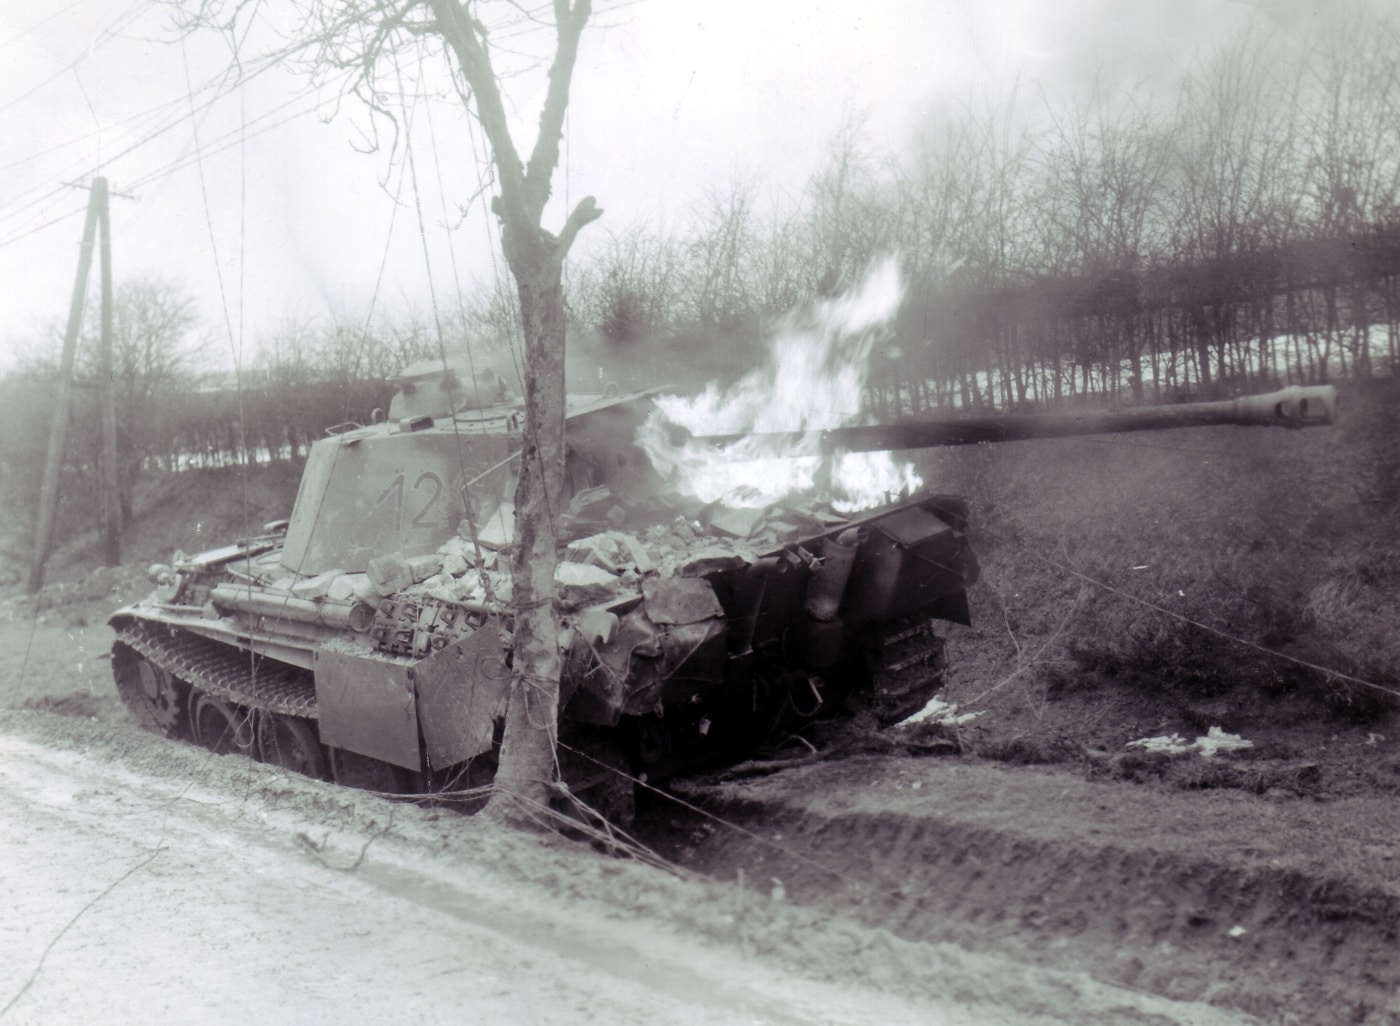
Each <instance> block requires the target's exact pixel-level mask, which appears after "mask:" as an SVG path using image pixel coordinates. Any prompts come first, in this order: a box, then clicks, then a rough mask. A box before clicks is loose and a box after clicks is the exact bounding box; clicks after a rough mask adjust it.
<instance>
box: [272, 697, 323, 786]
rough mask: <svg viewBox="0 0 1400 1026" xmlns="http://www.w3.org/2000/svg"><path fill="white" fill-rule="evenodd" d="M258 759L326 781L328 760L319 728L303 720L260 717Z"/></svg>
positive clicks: (299, 718) (275, 715)
mask: <svg viewBox="0 0 1400 1026" xmlns="http://www.w3.org/2000/svg"><path fill="white" fill-rule="evenodd" d="M258 758H259V759H261V760H262V761H263V762H265V763H267V764H268V765H270V766H280V767H282V768H283V769H286V770H291V771H292V772H294V773H301V774H303V775H305V776H308V777H315V778H316V779H317V780H324V779H326V756H325V753H324V752H323V751H322V750H321V740H320V738H319V737H317V735H316V725H315V724H314V723H312V722H311V721H310V720H307V719H303V718H302V717H300V716H282V715H280V714H278V713H270V712H264V713H261V714H259V716H258Z"/></svg>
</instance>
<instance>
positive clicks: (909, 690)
mask: <svg viewBox="0 0 1400 1026" xmlns="http://www.w3.org/2000/svg"><path fill="white" fill-rule="evenodd" d="M873 656H874V658H873V659H872V663H873V665H872V667H871V670H872V673H871V678H872V684H873V685H874V687H873V695H872V702H871V705H872V708H873V710H874V712H875V715H876V717H878V718H879V720H880V722H882V723H886V724H889V723H898V722H899V721H900V720H902V719H904V718H905V717H907V716H910V715H912V714H913V713H916V712H918V711H919V710H920V709H922V708H923V707H924V705H925V704H926V703H927V702H928V700H929V699H930V698H932V697H933V694H934V692H936V691H937V690H938V689H939V688H940V687H942V686H943V671H944V669H945V668H946V666H947V658H946V656H945V654H944V646H943V639H942V638H941V637H939V636H938V634H936V633H935V632H934V628H933V622H932V621H931V620H929V619H928V618H927V617H918V616H915V617H909V618H906V619H905V620H903V621H896V622H895V623H893V624H890V625H889V626H888V627H887V628H886V629H885V630H884V631H883V632H882V634H881V636H880V637H879V638H878V640H877V643H876V645H875V651H874V653H873Z"/></svg>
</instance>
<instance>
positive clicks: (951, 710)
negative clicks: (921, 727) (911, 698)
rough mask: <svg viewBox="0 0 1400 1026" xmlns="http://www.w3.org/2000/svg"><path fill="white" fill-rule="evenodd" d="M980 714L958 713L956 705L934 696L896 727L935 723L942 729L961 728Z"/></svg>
mask: <svg viewBox="0 0 1400 1026" xmlns="http://www.w3.org/2000/svg"><path fill="white" fill-rule="evenodd" d="M981 715H982V714H981V713H980V712H965V713H960V712H958V707H957V704H956V703H954V702H945V701H943V699H942V698H939V697H937V696H934V697H933V698H932V699H930V700H929V703H928V705H926V706H924V707H923V708H922V709H920V710H919V711H918V712H916V713H914V714H913V715H912V716H910V717H909V718H908V719H905V720H901V721H900V722H899V723H898V724H896V726H899V727H912V726H913V725H914V724H916V723H936V724H938V725H939V726H942V727H961V726H962V725H963V724H964V723H971V722H972V721H973V720H975V719H977V717H979V716H981Z"/></svg>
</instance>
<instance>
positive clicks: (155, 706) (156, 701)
mask: <svg viewBox="0 0 1400 1026" xmlns="http://www.w3.org/2000/svg"><path fill="white" fill-rule="evenodd" d="M112 675H113V677H114V678H115V680H116V684H117V694H119V695H121V698H122V701H123V702H124V703H125V704H126V707H127V708H128V709H130V710H131V712H132V714H133V715H135V717H136V720H137V722H138V723H140V724H141V726H143V727H145V728H146V729H147V730H154V731H155V732H156V733H158V734H164V735H165V736H166V737H184V736H187V734H188V730H187V727H188V723H187V720H186V718H185V706H186V701H187V696H188V694H189V685H188V684H186V683H185V682H184V681H182V680H179V679H178V678H176V677H173V676H171V674H170V673H169V672H168V671H166V670H164V669H162V668H161V667H159V666H157V665H156V664H155V663H153V662H151V661H150V660H149V659H147V658H146V657H145V656H143V655H141V654H140V653H139V652H137V651H136V650H135V649H132V648H130V647H128V646H126V645H118V646H117V647H116V648H115V649H113V651H112Z"/></svg>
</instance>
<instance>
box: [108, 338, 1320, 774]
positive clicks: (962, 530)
mask: <svg viewBox="0 0 1400 1026" xmlns="http://www.w3.org/2000/svg"><path fill="white" fill-rule="evenodd" d="M397 380H398V385H399V393H398V394H397V395H396V396H395V400H394V402H393V403H392V404H391V405H390V408H389V415H388V416H387V417H380V418H376V421H377V422H375V423H371V424H369V425H365V426H360V425H340V426H338V427H337V428H335V429H333V433H331V434H329V435H328V436H327V437H326V438H324V439H321V440H320V441H318V442H317V443H316V444H315V445H314V446H313V447H312V451H311V453H310V456H309V457H308V459H307V463H306V467H305V470H304V472H303V477H302V481H301V485H300V489H299V491H298V494H297V497H296V502H295V504H294V506H293V509H292V510H291V514H290V518H289V519H288V520H286V521H279V522H275V523H272V524H269V525H267V527H266V528H265V529H264V531H263V532H262V533H261V534H259V535H258V536H256V537H251V538H247V539H243V540H240V541H237V542H236V543H234V544H232V545H229V546H226V547H223V548H219V549H215V550H212V551H210V552H205V553H201V554H198V555H194V556H186V555H184V554H182V553H176V555H175V557H174V559H173V560H172V561H171V562H170V563H169V564H168V565H161V566H157V567H153V568H152V578H153V580H154V582H155V585H156V587H155V590H154V591H153V592H152V594H151V595H150V596H148V597H147V598H145V599H143V600H142V601H140V602H138V603H135V604H133V605H131V606H127V607H126V608H123V609H121V610H118V611H117V612H116V613H115V614H113V616H112V618H111V623H112V626H113V627H114V628H115V630H116V632H117V639H116V643H115V647H114V651H113V671H114V674H115V677H116V684H117V688H118V691H119V692H120V694H121V696H122V698H123V699H124V700H125V702H126V703H127V705H128V706H129V707H130V708H131V709H132V710H133V711H134V712H135V714H136V715H137V716H138V718H140V719H141V721H142V722H143V723H144V724H145V725H147V726H149V727H151V728H152V729H155V730H158V731H160V732H162V733H164V734H166V735H168V736H170V737H178V738H183V739H186V740H191V741H194V742H196V743H199V744H203V745H205V746H207V747H210V748H212V749H214V750H216V751H225V752H233V751H237V752H246V753H248V754H250V755H253V756H255V757H257V758H260V759H263V760H266V761H269V762H273V763H276V764H279V765H283V766H287V767H289V768H293V769H296V770H298V771H300V772H304V773H308V774H310V775H312V776H320V777H327V778H330V779H333V780H336V781H338V782H341V783H344V784H349V785H353V786H359V787H366V788H371V789H373V790H377V791H391V792H392V791H405V790H423V789H429V790H440V789H443V788H450V787H455V786H458V785H460V784H462V783H464V782H468V783H473V784H475V783H479V782H481V781H482V780H483V779H485V778H487V777H489V774H490V772H491V768H492V766H493V759H494V750H495V746H496V745H497V744H499V739H500V736H501V727H502V718H503V716H504V710H505V699H506V695H507V692H508V685H509V678H510V669H509V667H510V652H511V633H510V632H511V623H512V606H511V581H510V574H509V561H510V552H511V545H512V541H513V537H514V515H513V501H514V494H515V480H516V469H517V457H516V453H517V452H518V448H519V425H520V420H521V413H522V410H521V407H520V406H519V404H518V402H516V401H514V400H513V399H512V398H511V397H510V396H509V395H508V393H507V392H506V391H505V390H504V388H503V386H502V384H501V382H500V379H499V377H498V376H495V375H486V374H483V372H482V371H481V370H480V369H478V370H477V371H476V372H475V373H473V372H472V371H471V370H470V369H468V370H464V369H461V368H454V369H447V370H444V368H443V367H442V366H441V365H440V364H439V365H435V366H433V367H417V368H410V369H409V370H408V371H406V372H405V374H404V375H402V376H401V378H400V379H397ZM464 382H472V385H471V387H467V386H466V385H464ZM1335 404H1336V400H1335V394H1334V393H1333V391H1332V389H1331V388H1330V387H1326V386H1324V387H1320V388H1310V389H1286V390H1284V391H1282V392H1277V393H1273V394H1272V395H1268V396H1259V397H1252V398H1246V399H1240V400H1234V401H1231V402H1225V403H1199V404H1191V405H1184V406H1168V407H1150V408H1146V409H1138V410H1123V411H1116V412H1106V413H1094V414H1087V413H1086V414H1070V415H1056V416H1029V417H1027V416H1021V417H997V418H957V419H949V420H942V421H919V422H909V423H900V424H894V425H883V426H870V427H848V428H837V429H833V430H830V431H825V432H809V433H806V434H803V435H792V436H781V435H780V436H771V438H772V440H773V441H774V442H775V443H777V444H780V445H781V446H782V447H783V450H784V451H788V452H791V453H792V454H796V455H800V454H802V453H804V452H808V453H811V452H815V453H818V454H820V453H829V452H830V451H832V450H834V449H840V450H844V451H847V452H853V451H874V450H887V449H910V448H920V447H927V446H933V445H950V444H966V443H971V442H983V441H1006V440H1011V439H1016V438H1034V437H1053V436H1060V435H1070V434H1086V433H1097V432H1105V431H1132V430H1146V429H1158V428H1162V427H1173V426H1182V425H1192V424H1202V423H1250V424H1257V423H1279V424H1285V425H1289V426H1307V425H1311V424H1319V423H1329V422H1330V421H1331V419H1332V417H1333V415H1334V412H1335ZM655 417H656V407H655V403H654V401H653V397H652V396H651V395H650V394H647V393H638V394H632V395H625V396H585V397H574V398H573V399H572V400H571V401H570V405H569V409H568V412H567V417H566V424H565V431H566V441H567V447H568V457H567V459H568V463H567V468H566V470H567V473H566V488H565V494H564V496H563V497H562V499H561V509H560V513H559V517H558V524H559V535H558V539H559V549H558V552H559V560H560V561H559V568H558V573H557V575H556V591H557V595H556V602H557V605H558V610H559V614H560V621H561V624H562V626H563V634H562V635H561V638H560V649H561V653H562V655H563V673H562V677H561V682H560V695H561V697H560V709H559V717H560V737H561V740H562V741H564V742H565V743H566V744H567V745H568V746H569V747H570V749H573V750H581V751H585V752H589V753H591V755H590V759H592V758H596V759H597V760H598V761H601V762H604V763H606V764H608V765H611V766H615V767H618V768H625V769H626V771H627V772H628V773H630V774H633V775H638V776H645V777H646V778H649V779H651V780H653V781H660V780H664V779H666V778H667V777H669V776H671V775H673V774H675V773H678V772H681V771H684V770H687V769H691V768H695V767H697V766H702V765H706V764H715V763H722V762H724V761H727V760H733V759H736V758H739V757H742V756H743V755H744V754H745V753H746V752H749V751H751V750H752V749H753V747H754V746H756V745H758V744H760V743H761V742H762V741H763V740H764V739H766V738H769V737H772V736H773V735H775V734H776V733H778V732H782V731H797V730H800V729H802V727H803V726H804V725H806V724H809V723H810V722H812V721H813V720H815V719H817V718H819V717H824V716H830V715H835V714H838V713H842V712H848V711H850V710H851V709H853V708H854V709H865V710H868V712H869V713H870V714H872V715H873V716H874V717H875V718H877V719H878V720H879V721H881V722H883V723H892V722H895V721H897V720H899V719H901V718H903V717H906V716H908V715H909V714H911V713H913V712H915V711H917V710H918V709H919V708H921V707H922V706H923V705H924V704H925V703H926V702H927V701H928V699H929V698H930V697H931V696H932V694H933V693H934V691H935V690H936V689H937V688H938V687H939V685H940V683H941V680H942V674H943V663H944V660H943V643H942V641H941V638H940V635H939V631H938V624H939V622H940V621H950V622H955V623H964V624H966V623H968V622H969V615H968V603H967V594H966V592H967V589H968V587H970V586H971V585H972V584H973V583H975V582H976V580H977V576H978V567H977V561H976V557H975V556H974V554H973V552H972V550H971V548H970V547H969V545H968V543H967V539H966V530H967V518H968V511H967V508H966V505H965V503H964V502H963V501H962V500H961V499H959V498H957V497H954V496H947V495H938V494H934V493H926V492H922V491H920V492H917V493H915V494H912V495H907V496H904V497H902V498H899V499H898V500H897V501H893V502H887V503H883V504H881V505H878V506H877V507H875V508H873V509H865V510H859V511H849V510H848V511H841V510H838V509H837V508H835V507H834V506H832V505H830V504H824V503H819V502H815V501H809V500H808V499H804V500H802V501H793V500H785V501H779V502H771V503H766V504H763V505H761V506H759V507H755V508H742V507H736V506H733V505H729V504H726V503H725V502H722V501H716V502H704V501H701V500H700V499H697V498H694V497H692V496H689V495H686V494H684V493H683V492H681V491H678V490H677V489H675V488H674V487H673V482H671V481H669V480H667V479H666V478H665V477H664V476H663V474H661V473H660V472H658V470H657V469H656V466H655V464H654V462H653V460H652V458H651V457H650V456H649V454H648V452H647V451H646V450H645V448H644V447H643V446H642V445H640V444H639V441H638V439H639V438H640V437H642V436H643V435H644V434H645V432H644V427H645V426H646V425H649V424H654V423H655ZM750 437H752V436H750ZM693 441H697V442H699V443H701V444H703V445H724V444H727V443H728V442H731V441H733V439H727V438H724V437H714V438H706V439H693ZM582 769H584V770H585V771H588V772H585V773H583V775H582V777H581V778H580V779H579V780H578V781H576V782H575V783H576V786H577V787H578V788H580V789H583V790H586V789H587V788H588V787H590V786H592V785H593V784H596V783H597V782H598V780H597V778H598V774H597V773H596V772H593V771H596V769H597V766H596V764H594V765H589V766H586V767H582ZM619 779H622V778H619Z"/></svg>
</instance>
